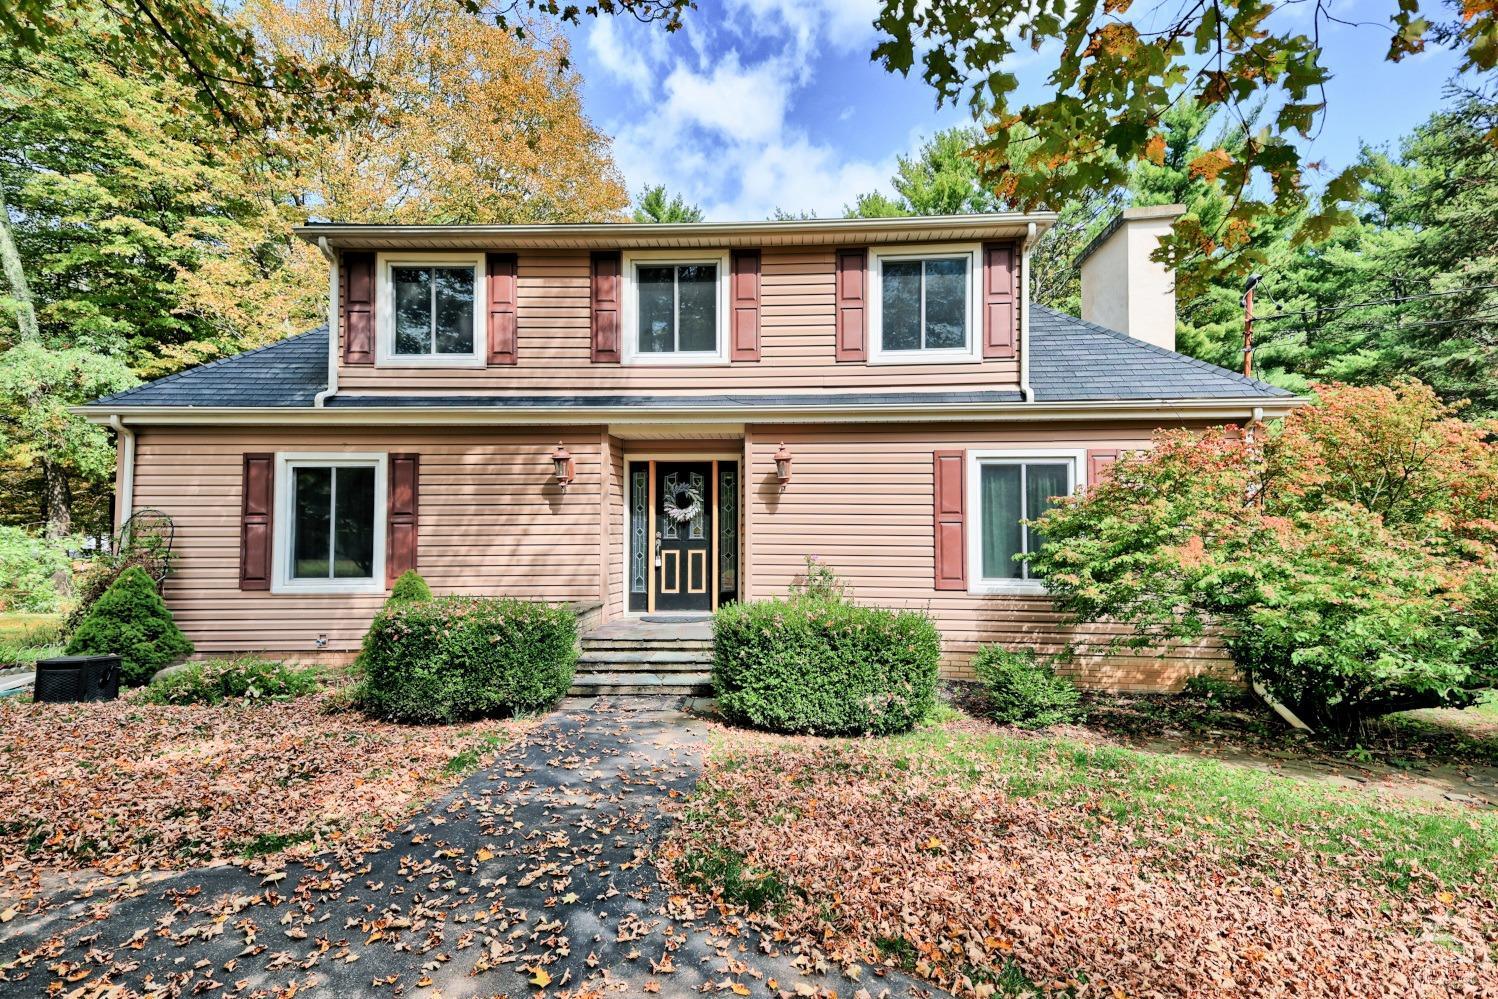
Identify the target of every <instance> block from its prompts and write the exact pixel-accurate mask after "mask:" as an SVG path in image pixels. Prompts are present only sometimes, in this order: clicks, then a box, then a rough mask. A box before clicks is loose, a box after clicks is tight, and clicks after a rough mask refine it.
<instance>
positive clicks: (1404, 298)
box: [1255, 283, 1498, 323]
mask: <svg viewBox="0 0 1498 999" xmlns="http://www.w3.org/2000/svg"><path fill="white" fill-rule="evenodd" d="M1493 288H1498V283H1494V284H1474V285H1469V286H1467V287H1465V288H1453V289H1451V290H1449V291H1432V292H1428V293H1426V294H1424V295H1397V296H1395V297H1393V298H1373V299H1369V300H1367V301H1365V302H1348V303H1346V304H1338V305H1327V306H1323V307H1321V308H1317V309H1301V310H1299V311H1296V312H1276V313H1274V314H1273V315H1269V316H1259V317H1258V318H1257V319H1256V320H1255V322H1258V323H1268V322H1273V321H1274V320H1276V319H1289V318H1291V317H1294V316H1322V315H1325V314H1326V313H1333V315H1332V316H1329V317H1327V318H1335V313H1339V312H1349V311H1351V310H1353V309H1367V308H1372V307H1373V306H1375V305H1403V304H1404V303H1406V302H1423V301H1425V300H1427V299H1431V298H1449V297H1451V296H1452V295H1465V294H1467V293H1468V292H1473V291H1487V290H1489V289H1493Z"/></svg>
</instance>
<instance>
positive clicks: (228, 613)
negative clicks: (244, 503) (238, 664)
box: [134, 428, 603, 654]
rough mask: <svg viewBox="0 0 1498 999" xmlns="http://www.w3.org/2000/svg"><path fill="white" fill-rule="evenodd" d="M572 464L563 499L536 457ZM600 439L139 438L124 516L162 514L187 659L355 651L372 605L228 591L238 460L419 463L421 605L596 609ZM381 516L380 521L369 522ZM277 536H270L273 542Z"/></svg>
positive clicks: (537, 433) (574, 433)
mask: <svg viewBox="0 0 1498 999" xmlns="http://www.w3.org/2000/svg"><path fill="white" fill-rule="evenodd" d="M558 440H563V441H565V442H566V444H567V448H568V450H570V451H571V452H572V453H573V455H574V457H575V459H576V465H577V480H576V482H575V483H574V485H573V486H572V487H571V488H570V489H568V490H567V491H566V492H565V493H563V492H562V491H561V490H560V489H558V488H557V486H556V483H555V481H554V477H553V475H552V465H551V461H550V458H549V457H548V454H549V452H550V450H551V448H552V447H554V446H555V445H556V443H557V441H558ZM601 440H602V430H601V428H594V429H592V430H586V429H583V430H579V429H577V428H569V429H567V430H564V431H562V430H546V429H539V430H534V431H531V430H526V431H507V430H487V429H486V430H482V431H456V430H455V431H444V430H421V431H414V430H399V429H390V430H383V429H380V430H376V429H371V430H353V431H345V432H328V431H317V430H284V431H282V430H269V429H257V430H245V431H214V430H202V429H185V428H184V429H177V428H172V429H149V430H141V431H139V433H138V436H137V452H136V470H135V497H134V500H135V506H136V508H137V509H141V508H145V507H151V508H155V509H159V510H163V511H165V512H166V513H167V514H169V515H170V516H171V518H172V520H173V522H174V524H175V525H176V532H177V533H176V542H175V550H176V552H177V554H178V555H179V560H178V561H177V563H176V565H175V567H174V569H173V572H172V575H171V576H170V577H169V578H168V581H167V586H166V597H167V602H168V604H169V606H170V607H171V608H172V611H173V613H174V614H175V615H176V617H177V620H178V623H179V624H180V625H181V626H182V628H183V630H184V631H186V632H187V634H188V637H190V638H191V639H192V640H193V642H194V643H195V644H196V645H197V647H198V651H199V652H201V653H209V654H212V653H220V652H243V651H264V652H285V653H309V654H310V653H313V652H315V651H316V650H317V639H318V636H319V635H325V636H326V638H327V644H326V648H325V651H327V652H329V653H337V652H346V651H351V650H354V649H357V648H358V645H359V642H360V640H361V639H362V638H363V635H364V632H365V630H366V629H367V627H368V623H369V619H370V618H371V617H372V616H373V614H374V612H375V611H376V610H377V609H378V608H379V606H380V604H381V603H382V602H383V596H381V595H378V594H358V595H321V594H295V595H290V594H273V593H269V592H265V591H260V592H245V591H241V590H240V589H239V576H238V572H239V510H240V493H241V489H242V483H241V461H242V456H243V454H244V453H245V452H246V451H387V452H395V451H399V452H417V453H419V454H420V455H421V473H420V475H421V478H420V490H421V499H420V510H419V517H420V536H419V546H418V564H419V567H420V571H421V573H422V575H423V576H425V577H426V579H427V582H428V583H430V584H431V586H432V590H433V591H434V592H435V593H438V594H442V593H482V594H507V595H514V596H526V597H534V598H539V599H544V600H549V601H565V602H582V601H596V600H597V599H598V596H599V594H598V589H599V580H600V573H601V570H600V566H599V549H600V545H599V524H600V518H599V502H598V496H599V489H600V486H601V476H602V472H603V468H602V467H601V465H600V455H601V451H602V449H601ZM381 514H382V515H383V511H381ZM281 527H282V525H277V530H278V531H279V530H280V529H281Z"/></svg>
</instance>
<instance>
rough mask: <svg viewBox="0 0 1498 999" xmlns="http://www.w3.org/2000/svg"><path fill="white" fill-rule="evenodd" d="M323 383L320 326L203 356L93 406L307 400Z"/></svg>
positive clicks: (292, 403) (293, 403)
mask: <svg viewBox="0 0 1498 999" xmlns="http://www.w3.org/2000/svg"><path fill="white" fill-rule="evenodd" d="M327 387H328V329H327V327H326V326H323V327H319V328H318V329H315V330H311V331H309V332H307V333H302V334H299V335H297V336H294V337H290V338H288V339H286V340H280V341H277V342H276V343H273V344H270V345H269V346H266V347H259V348H257V349H255V350H251V351H246V352H245V353H243V354H236V355H234V356H233V357H225V358H223V359H222V360H218V361H209V362H208V363H207V364H200V365H198V366H197V367H196V368H188V369H187V370H185V371H179V372H177V373H176V374H174V375H167V376H166V377H165V378H158V379H156V380H155V381H154V382H146V384H144V385H140V386H137V387H136V388H133V389H126V390H125V391H124V392H117V393H115V394H114V395H111V396H105V397H104V398H103V399H100V400H98V401H97V402H94V403H90V405H93V406H122V407H123V406H215V407H217V406H236V407H237V406H243V407H254V408H259V407H276V408H279V407H297V406H311V405H312V399H313V397H314V396H316V395H317V393H319V392H321V391H322V390H323V389H325V388H327Z"/></svg>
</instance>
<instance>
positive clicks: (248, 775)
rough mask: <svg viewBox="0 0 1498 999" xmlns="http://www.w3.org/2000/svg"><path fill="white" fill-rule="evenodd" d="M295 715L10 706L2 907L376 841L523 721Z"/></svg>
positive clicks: (326, 707) (5, 714) (0, 707)
mask: <svg viewBox="0 0 1498 999" xmlns="http://www.w3.org/2000/svg"><path fill="white" fill-rule="evenodd" d="M337 696H338V695H337V692H336V691H333V692H325V693H322V694H317V695H312V696H308V697H302V698H298V699H296V700H293V701H289V702H285V703H253V702H241V701H230V702H226V703H225V704H224V705H221V706H216V707H210V706H187V707H167V706H157V705H140V704H133V703H131V702H129V701H126V700H120V701H115V702H111V703H104V704H69V705H62V704H22V703H19V702H15V701H9V702H4V701H0V775H3V779H0V910H5V909H7V907H11V910H12V915H14V911H15V909H16V908H19V909H21V910H22V911H24V909H25V904H24V903H25V901H26V900H27V899H28V898H30V897H32V896H34V895H35V894H36V893H37V892H38V890H39V889H40V887H41V886H42V885H43V883H44V882H46V881H50V880H55V879H54V878H50V877H49V875H54V874H57V873H59V872H74V871H96V872H98V873H101V874H106V875H123V874H131V873H135V872H140V871H153V870H179V869H183V868H187V867H194V866H201V865H203V864H206V863H210V862H213V861H216V860H221V859H232V858H249V859H250V860H251V861H252V866H255V867H257V868H262V869H269V868H270V867H272V866H275V865H277V864H280V863H284V861H285V859H287V857H288V856H306V855H309V854H311V853H313V852H316V851H317V850H319V849H323V848H326V847H329V846H334V845H337V846H339V847H340V848H353V847H355V846H357V845H359V843H358V841H359V840H360V839H369V838H370V837H375V838H377V837H378V835H379V834H380V832H381V831H382V829H383V827H385V826H387V825H389V824H391V823H393V822H395V821H397V820H399V819H400V818H403V817H404V816H405V815H407V814H409V813H410V811H411V810H412V809H413V808H414V807H415V806H416V805H417V804H419V803H421V802H423V801H425V800H427V799H429V798H430V797H432V796H433V795H434V794H436V793H437V792H438V791H439V790H440V789H441V788H443V787H445V786H447V785H450V784H452V783H455V782H456V781H457V780H458V778H459V777H460V776H461V771H462V770H463V769H464V766H465V764H466V765H467V766H472V765H474V764H476V763H477V762H478V759H479V753H480V751H481V750H489V749H493V748H497V747H498V746H499V745H502V744H503V743H506V742H509V741H511V739H513V738H514V736H515V735H516V734H517V733H518V732H519V731H520V730H521V728H522V726H523V723H521V722H516V721H487V722H477V723H474V724H470V725H453V726H425V727H423V726H408V725H393V724H387V723H382V722H377V721H371V720H370V719H368V718H365V717H364V716H363V715H361V714H359V713H357V712H351V711H332V710H330V704H331V703H332V701H331V700H330V699H331V698H336V697H337Z"/></svg>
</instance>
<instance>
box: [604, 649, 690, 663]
mask: <svg viewBox="0 0 1498 999" xmlns="http://www.w3.org/2000/svg"><path fill="white" fill-rule="evenodd" d="M577 661H578V663H579V664H582V663H656V664H660V665H665V664H667V663H703V664H705V665H707V664H711V663H712V661H713V657H712V654H711V653H704V652H701V651H686V652H679V651H677V650H675V649H672V650H670V651H657V650H655V649H642V650H632V649H583V652H582V655H580V656H578V659H577Z"/></svg>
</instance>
